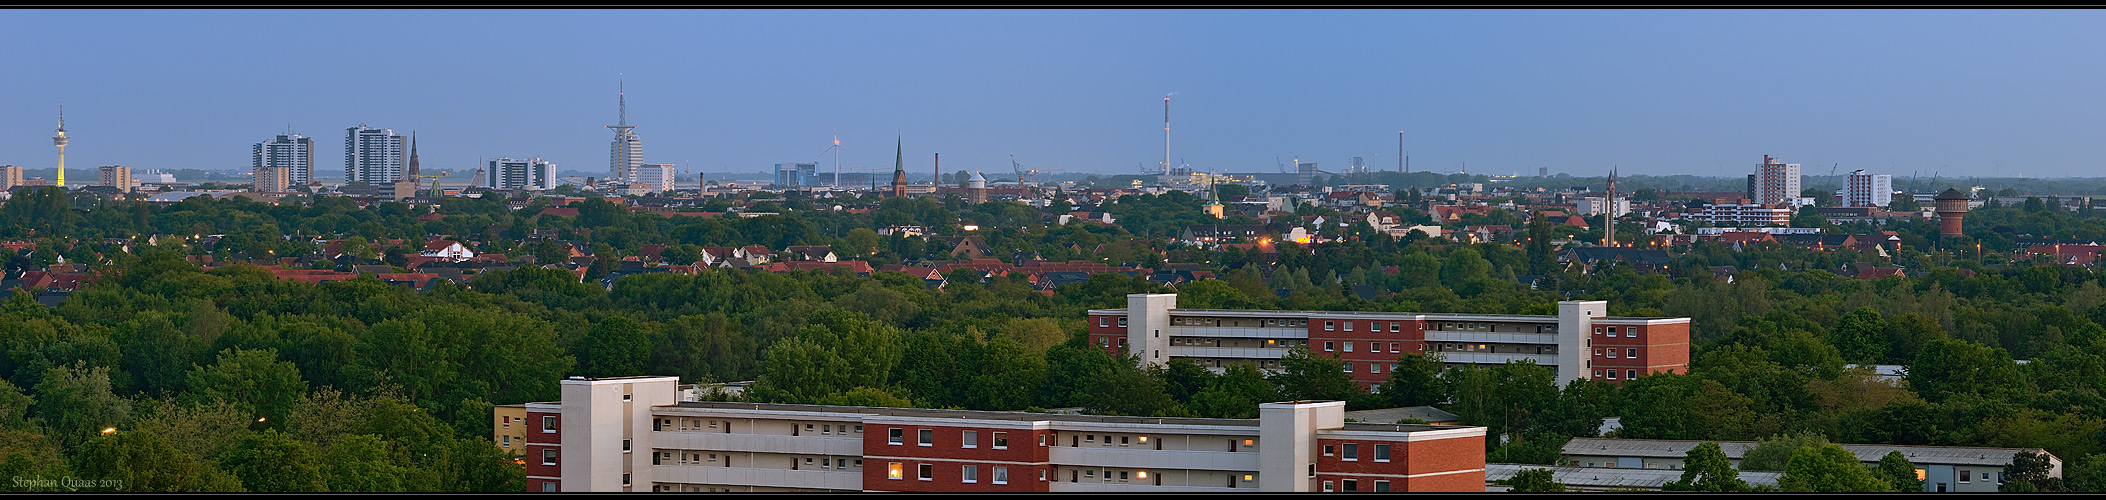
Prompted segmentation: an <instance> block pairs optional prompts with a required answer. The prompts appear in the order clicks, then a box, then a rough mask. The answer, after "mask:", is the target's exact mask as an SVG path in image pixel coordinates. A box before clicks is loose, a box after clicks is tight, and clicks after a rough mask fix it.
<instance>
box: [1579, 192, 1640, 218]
mask: <svg viewBox="0 0 2106 500" xmlns="http://www.w3.org/2000/svg"><path fill="white" fill-rule="evenodd" d="M1576 208H1578V209H1579V213H1581V214H1585V215H1601V213H1602V212H1607V211H1611V210H1613V211H1615V215H1611V217H1622V216H1623V215H1624V214H1628V213H1631V199H1630V198H1617V199H1616V202H1615V203H1613V204H1612V203H1610V202H1608V201H1606V200H1603V199H1602V197H1600V196H1590V197H1586V198H1581V199H1580V202H1579V206H1578V207H1576Z"/></svg>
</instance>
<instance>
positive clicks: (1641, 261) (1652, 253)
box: [1558, 247, 1673, 270]
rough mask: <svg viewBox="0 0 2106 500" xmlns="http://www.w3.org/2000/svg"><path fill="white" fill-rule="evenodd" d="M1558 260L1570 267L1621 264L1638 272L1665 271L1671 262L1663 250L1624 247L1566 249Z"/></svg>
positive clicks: (1589, 267)
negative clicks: (1627, 265)
mask: <svg viewBox="0 0 2106 500" xmlns="http://www.w3.org/2000/svg"><path fill="white" fill-rule="evenodd" d="M1558 260H1560V261H1564V262H1567V263H1569V264H1572V265H1583V266H1586V267H1584V268H1583V269H1593V268H1594V267H1596V266H1600V265H1605V264H1611V263H1615V262H1622V263H1625V264H1629V265H1630V266H1631V267H1633V268H1637V269H1639V270H1650V269H1665V268H1666V267H1667V265H1668V264H1669V263H1671V262H1673V259H1671V258H1669V257H1668V255H1667V251H1665V250H1644V249H1637V248H1626V247H1567V248H1566V249H1565V251H1564V253H1562V254H1559V255H1558Z"/></svg>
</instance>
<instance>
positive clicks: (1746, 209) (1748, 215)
mask: <svg viewBox="0 0 2106 500" xmlns="http://www.w3.org/2000/svg"><path fill="white" fill-rule="evenodd" d="M1689 219H1690V220H1694V221H1699V222H1703V223H1706V224H1711V225H1714V226H1782V225H1786V224H1790V223H1791V222H1792V211H1791V209H1789V208H1776V207H1771V206H1766V205H1758V204H1752V203H1751V204H1746V205H1742V204H1733V203H1728V204H1719V205H1707V206H1705V207H1704V209H1703V210H1701V211H1697V212H1694V213H1691V214H1689Z"/></svg>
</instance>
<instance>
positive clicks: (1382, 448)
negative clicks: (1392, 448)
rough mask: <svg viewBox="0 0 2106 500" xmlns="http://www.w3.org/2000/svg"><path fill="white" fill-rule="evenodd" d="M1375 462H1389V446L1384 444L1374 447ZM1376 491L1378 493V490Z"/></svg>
mask: <svg viewBox="0 0 2106 500" xmlns="http://www.w3.org/2000/svg"><path fill="white" fill-rule="evenodd" d="M1375 461H1376V462H1388V461H1389V445H1386V444H1378V445H1375ZM1378 491H1379V490H1378Z"/></svg>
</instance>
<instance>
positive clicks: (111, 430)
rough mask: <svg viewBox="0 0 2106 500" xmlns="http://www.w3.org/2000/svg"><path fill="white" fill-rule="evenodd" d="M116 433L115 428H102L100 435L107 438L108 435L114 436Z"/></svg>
mask: <svg viewBox="0 0 2106 500" xmlns="http://www.w3.org/2000/svg"><path fill="white" fill-rule="evenodd" d="M116 433H117V428H116V427H104V428H102V435H104V436H108V435H111V434H116Z"/></svg>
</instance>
